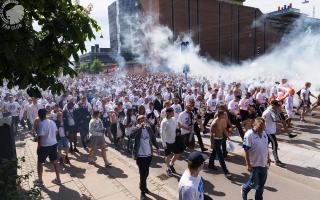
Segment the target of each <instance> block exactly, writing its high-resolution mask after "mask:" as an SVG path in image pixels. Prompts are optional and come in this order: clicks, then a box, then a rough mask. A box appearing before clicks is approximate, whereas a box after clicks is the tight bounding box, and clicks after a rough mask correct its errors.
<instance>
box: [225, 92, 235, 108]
mask: <svg viewBox="0 0 320 200" xmlns="http://www.w3.org/2000/svg"><path fill="white" fill-rule="evenodd" d="M233 99H234V95H233V90H229V93H228V94H227V95H226V97H225V98H224V101H225V102H226V105H228V104H229V102H230V101H232V100H233Z"/></svg>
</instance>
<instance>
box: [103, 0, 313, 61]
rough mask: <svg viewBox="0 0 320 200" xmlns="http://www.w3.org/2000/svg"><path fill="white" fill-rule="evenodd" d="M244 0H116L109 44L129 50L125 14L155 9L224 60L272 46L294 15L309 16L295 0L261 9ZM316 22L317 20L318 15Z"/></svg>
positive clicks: (176, 29)
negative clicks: (274, 8)
mask: <svg viewBox="0 0 320 200" xmlns="http://www.w3.org/2000/svg"><path fill="white" fill-rule="evenodd" d="M244 1H245V0H117V1H116V2H114V3H113V4H111V5H110V6H109V26H110V41H111V48H112V49H117V52H118V53H120V54H124V53H127V54H128V53H130V49H125V48H121V46H122V45H123V44H124V41H123V37H122V36H123V34H128V33H129V34H130V29H131V28H130V25H128V24H127V23H125V20H124V19H123V18H124V16H126V15H127V14H128V13H129V14H131V15H132V17H135V16H137V15H140V14H145V15H147V14H150V13H151V14H152V15H153V16H154V18H155V20H156V23H159V24H161V25H165V26H168V27H169V28H170V29H171V30H172V32H173V34H174V39H176V38H178V37H179V36H181V35H185V34H190V35H191V36H192V40H193V42H194V43H195V44H198V45H200V49H201V51H200V53H201V55H203V56H206V57H211V58H213V59H215V60H217V61H219V62H222V63H240V62H242V61H244V60H247V59H254V58H255V57H257V56H259V55H262V54H264V53H266V52H268V51H269V50H271V49H272V47H273V45H275V44H277V43H278V42H279V41H280V40H281V38H282V37H283V35H284V34H286V33H288V32H290V30H292V27H293V24H294V22H295V21H296V19H298V18H299V17H304V18H307V16H305V15H303V14H301V13H300V11H299V10H297V9H294V8H292V4H291V5H285V6H283V7H280V8H279V9H278V10H277V11H275V12H272V13H269V14H263V13H262V12H261V11H260V10H259V9H257V8H253V7H248V6H244V5H243V2H244ZM115 13H116V16H115ZM309 21H310V20H309ZM311 21H313V22H315V20H311ZM315 24H319V22H318V21H317V20H316V23H315Z"/></svg>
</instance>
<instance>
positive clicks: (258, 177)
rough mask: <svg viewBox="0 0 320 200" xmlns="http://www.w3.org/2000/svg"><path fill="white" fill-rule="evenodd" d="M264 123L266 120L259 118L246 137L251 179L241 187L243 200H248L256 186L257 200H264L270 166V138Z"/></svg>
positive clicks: (244, 141)
mask: <svg viewBox="0 0 320 200" xmlns="http://www.w3.org/2000/svg"><path fill="white" fill-rule="evenodd" d="M264 123H265V122H264V120H263V119H262V118H261V117H258V118H257V119H256V120H255V122H254V124H253V128H252V129H250V130H248V131H247V132H246V134H245V136H244V140H243V148H244V150H245V158H246V164H247V168H248V171H249V172H250V177H249V180H248V181H247V182H246V183H245V184H244V185H242V187H241V194H242V199H243V200H247V195H248V193H249V191H250V190H251V188H252V187H253V186H254V185H255V186H256V194H255V199H256V200H262V199H263V196H262V195H263V190H264V185H265V183H266V180H267V172H268V167H269V166H270V157H269V151H268V136H267V134H266V133H265V131H264V129H265V125H264Z"/></svg>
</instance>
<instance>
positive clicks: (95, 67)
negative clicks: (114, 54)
mask: <svg viewBox="0 0 320 200" xmlns="http://www.w3.org/2000/svg"><path fill="white" fill-rule="evenodd" d="M102 71H103V65H102V63H101V61H100V60H99V59H94V60H93V61H92V63H91V64H90V73H93V74H98V73H100V72H102Z"/></svg>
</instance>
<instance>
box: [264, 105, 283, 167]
mask: <svg viewBox="0 0 320 200" xmlns="http://www.w3.org/2000/svg"><path fill="white" fill-rule="evenodd" d="M281 109H282V108H281V103H280V102H279V101H278V100H272V101H271V106H270V107H268V108H267V109H266V110H265V111H264V112H263V113H262V118H263V119H264V123H265V132H266V133H267V136H268V139H269V143H271V145H272V153H273V156H274V160H275V164H276V165H277V166H281V167H283V166H285V164H284V163H282V162H281V161H280V160H279V157H278V142H277V137H276V133H277V122H278V121H279V119H280V117H279V114H278V113H279V112H280V111H281Z"/></svg>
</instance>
